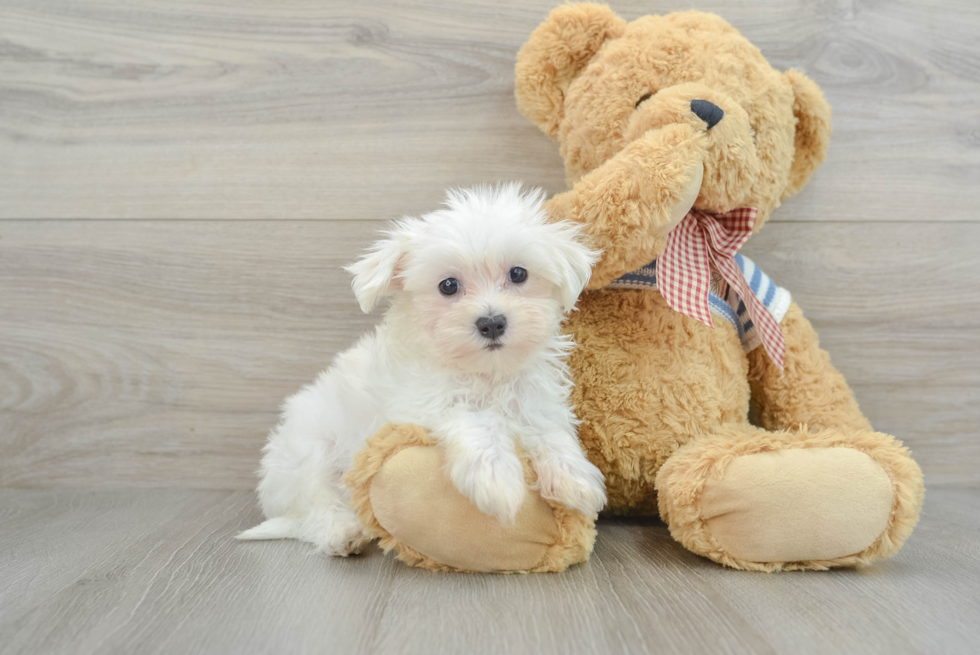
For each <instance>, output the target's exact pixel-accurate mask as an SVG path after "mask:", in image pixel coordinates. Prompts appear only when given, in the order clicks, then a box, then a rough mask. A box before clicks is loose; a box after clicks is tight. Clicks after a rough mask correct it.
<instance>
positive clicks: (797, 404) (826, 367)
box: [749, 303, 871, 430]
mask: <svg viewBox="0 0 980 655" xmlns="http://www.w3.org/2000/svg"><path fill="white" fill-rule="evenodd" d="M781 326H782V328H783V336H784V338H785V340H786V358H785V362H784V364H785V366H784V369H783V370H782V371H780V370H779V368H778V367H776V366H775V365H774V364H773V363H772V361H771V360H770V359H769V357H768V355H766V352H765V349H764V348H756V349H755V350H753V351H752V352H750V353H749V382H750V384H751V386H752V405H753V409H754V410H755V413H756V415H757V417H758V421H759V424H760V425H761V426H762V427H764V428H765V429H767V430H795V429H797V428H798V427H799V426H800V425H807V426H808V427H809V428H810V429H812V430H815V429H821V428H830V427H837V428H854V429H861V430H870V429H871V423H870V422H869V421H868V419H867V418H865V416H864V414H862V413H861V410H860V408H859V407H858V404H857V400H855V398H854V394H853V393H852V392H851V389H850V387H849V386H848V385H847V381H846V380H845V379H844V376H843V375H841V374H840V372H838V371H837V369H836V368H834V366H833V364H831V363H830V355H828V354H827V352H826V351H825V350H823V349H821V348H820V343H819V340H818V338H817V333H816V331H815V330H814V329H813V326H812V325H810V322H809V321H808V320H807V319H806V318H805V317H804V316H803V312H802V310H800V308H799V306H798V305H797V304H796V303H792V304H791V305H790V307H789V310H788V311H787V312H786V315H785V316H784V317H783V320H782V322H781Z"/></svg>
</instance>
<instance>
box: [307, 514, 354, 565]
mask: <svg viewBox="0 0 980 655" xmlns="http://www.w3.org/2000/svg"><path fill="white" fill-rule="evenodd" d="M301 530H302V534H303V538H304V539H305V540H306V541H309V542H311V543H313V544H314V545H315V546H316V547H317V548H318V549H319V550H321V551H323V552H324V553H326V554H327V555H331V556H334V557H347V556H348V555H357V554H359V553H360V552H361V551H362V550H364V547H365V546H367V545H368V544H369V543H370V542H371V536H370V535H369V534H368V533H367V532H366V531H365V530H364V527H363V526H362V525H361V522H360V521H359V520H358V518H357V516H356V515H355V514H354V512H353V511H351V510H350V509H347V508H342V507H329V508H325V509H317V510H313V511H311V512H310V513H309V514H308V515H307V516H306V518H305V519H304V520H303V525H302V528H301Z"/></svg>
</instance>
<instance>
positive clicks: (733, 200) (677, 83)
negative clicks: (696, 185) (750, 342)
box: [516, 4, 830, 229]
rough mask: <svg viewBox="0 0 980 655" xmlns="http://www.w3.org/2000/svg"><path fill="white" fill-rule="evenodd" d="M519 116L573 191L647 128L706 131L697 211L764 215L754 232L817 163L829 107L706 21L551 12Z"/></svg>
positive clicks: (529, 64)
mask: <svg viewBox="0 0 980 655" xmlns="http://www.w3.org/2000/svg"><path fill="white" fill-rule="evenodd" d="M516 72H517V77H516V95H517V102H518V107H519V109H520V111H521V112H522V113H523V114H524V115H525V116H527V117H529V118H530V119H531V120H533V121H534V122H535V123H536V124H537V125H538V126H539V127H540V128H541V129H542V130H544V131H545V132H546V133H547V134H549V135H550V136H551V137H552V138H554V139H557V140H558V141H559V143H560V144H561V153H562V156H563V157H564V160H565V170H566V174H567V177H568V182H569V186H572V185H573V184H574V183H575V182H576V181H577V180H578V179H579V178H580V177H582V176H583V175H585V174H586V173H588V172H589V171H591V170H593V169H595V168H597V167H598V166H600V165H601V164H602V163H603V162H605V161H606V160H608V159H610V158H611V157H614V156H615V155H616V153H618V152H620V151H621V150H622V149H623V148H624V147H625V146H626V145H627V144H629V143H630V142H631V141H633V140H635V139H637V138H638V137H640V136H642V135H643V134H644V133H646V132H647V131H648V130H652V129H658V128H661V127H664V126H666V125H670V124H676V123H685V122H686V123H690V124H691V125H692V126H697V127H698V129H703V130H705V138H706V148H705V155H704V178H703V182H702V184H701V189H700V192H699V194H698V197H697V200H696V201H695V203H694V207H695V208H697V209H702V210H705V211H710V212H727V211H730V210H732V209H735V208H737V207H755V208H756V209H758V210H759V213H758V217H757V219H756V229H759V228H760V227H761V226H762V224H763V223H764V222H765V220H766V219H767V218H768V216H769V213H770V212H771V211H772V210H773V209H775V208H776V207H778V206H779V203H780V202H781V201H782V200H783V199H785V198H786V197H788V196H790V195H792V194H794V193H796V192H797V191H799V190H800V188H801V187H802V186H803V185H804V184H805V183H806V181H807V180H808V179H809V178H810V175H811V174H812V173H813V171H814V170H815V169H816V168H817V166H818V165H819V164H820V163H821V162H822V161H823V159H824V156H825V154H826V151H827V144H828V140H829V138H830V107H829V105H828V104H827V102H826V100H825V99H824V97H823V94H822V93H821V92H820V89H819V88H818V87H817V85H816V84H814V82H813V81H811V80H810V79H809V78H808V77H806V76H805V75H803V74H802V73H800V72H798V71H795V70H790V71H788V72H786V73H780V72H778V71H776V70H775V69H774V68H773V67H772V66H770V65H769V63H768V62H767V61H766V60H765V58H763V56H762V54H761V53H760V52H759V49H758V48H756V47H755V46H753V45H752V44H751V43H749V41H748V40H746V39H745V38H744V37H743V36H742V35H741V34H739V32H738V31H737V30H735V28H733V27H732V26H731V25H729V24H728V23H727V22H725V21H724V20H722V19H721V18H719V17H718V16H715V15H713V14H706V13H702V12H697V11H687V12H681V13H674V14H669V15H666V16H644V17H643V18H639V19H637V20H635V21H633V22H631V23H627V22H626V21H624V20H623V19H622V18H620V17H619V16H617V15H616V14H614V13H613V12H612V11H611V10H610V9H609V8H608V7H606V6H604V5H597V4H574V5H565V6H562V7H559V8H557V9H555V10H554V11H553V12H552V13H551V15H550V16H549V17H548V19H547V20H546V21H545V22H544V23H542V24H541V25H540V26H539V27H538V28H537V29H536V30H535V31H534V33H533V34H532V35H531V38H530V40H529V41H528V42H527V43H526V44H525V45H524V47H523V48H522V49H521V52H520V54H519V55H518V62H517V69H516Z"/></svg>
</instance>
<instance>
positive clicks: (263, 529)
mask: <svg viewBox="0 0 980 655" xmlns="http://www.w3.org/2000/svg"><path fill="white" fill-rule="evenodd" d="M298 534H299V521H297V520H296V519H291V518H289V517H288V516H277V517H276V518H274V519H269V520H268V521H265V522H263V523H259V524H258V525H257V526H255V527H254V528H250V529H248V530H246V531H245V532H242V533H240V534H239V535H237V536H236V537H235V539H241V540H243V541H260V540H263V539H295V538H296V536H297V535H298Z"/></svg>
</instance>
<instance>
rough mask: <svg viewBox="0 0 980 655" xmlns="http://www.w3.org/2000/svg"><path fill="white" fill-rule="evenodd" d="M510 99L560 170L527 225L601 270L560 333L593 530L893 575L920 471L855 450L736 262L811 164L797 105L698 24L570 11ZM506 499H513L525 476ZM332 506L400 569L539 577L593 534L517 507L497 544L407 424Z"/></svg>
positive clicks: (684, 18) (802, 326)
mask: <svg viewBox="0 0 980 655" xmlns="http://www.w3.org/2000/svg"><path fill="white" fill-rule="evenodd" d="M515 91H516V98H517V105H518V109H519V110H520V112H521V113H522V114H523V115H525V116H526V117H527V118H529V119H530V120H531V121H533V122H534V123H535V124H536V125H537V126H538V127H540V128H541V130H543V131H544V132H545V133H546V134H548V135H549V136H550V137H552V138H553V139H554V140H556V141H557V142H558V145H559V147H560V152H561V155H562V157H563V159H564V162H565V172H566V177H567V182H568V187H569V190H568V191H567V192H564V193H561V194H558V195H556V196H554V197H553V198H552V199H551V200H549V201H548V203H547V206H546V208H547V211H548V212H549V215H550V216H551V218H552V220H562V221H572V222H575V223H577V224H579V225H581V228H582V230H583V231H584V232H585V234H587V235H588V238H589V239H590V240H591V242H592V245H593V246H595V247H596V248H598V249H601V252H602V255H601V259H600V261H599V262H598V264H596V266H595V268H594V270H593V273H592V278H591V281H590V283H589V285H588V288H587V289H586V291H585V292H584V293H583V294H582V296H581V297H580V299H579V301H578V305H577V311H575V312H573V313H572V315H571V316H570V318H569V321H568V323H567V327H566V330H567V332H568V333H569V334H570V335H571V336H572V337H573V339H574V341H575V342H576V344H577V346H576V348H575V349H574V351H573V352H572V354H571V356H570V360H569V364H570V367H571V369H572V372H573V378H574V383H575V390H574V394H573V401H574V404H575V408H576V413H577V415H578V418H579V420H580V421H581V425H580V428H579V439H580V441H581V444H582V446H583V448H584V450H585V452H586V454H587V455H588V457H589V459H590V460H591V461H592V462H593V463H594V464H595V465H596V466H598V467H599V469H600V470H601V471H602V472H603V474H604V475H605V478H606V485H607V490H608V495H609V503H608V505H607V507H606V512H608V513H609V514H612V515H659V516H660V518H661V519H662V520H663V521H664V522H665V523H666V524H667V526H668V527H669V530H670V534H671V535H672V536H673V538H674V539H676V540H677V541H678V542H679V543H680V544H681V545H683V546H684V547H685V548H687V549H689V550H691V551H692V552H694V553H697V554H699V555H702V556H704V557H707V558H709V559H711V560H714V561H715V562H718V563H720V564H723V565H726V566H729V567H733V568H737V569H747V570H759V571H777V570H794V569H817V570H822V569H828V568H831V567H838V566H853V565H866V564H869V563H871V562H873V561H875V560H877V559H881V558H885V557H888V556H890V555H892V554H894V553H895V552H896V551H897V550H898V549H899V547H900V546H901V545H902V543H903V542H904V541H905V540H906V538H907V537H908V536H909V534H910V533H911V531H912V529H913V527H914V526H915V524H916V522H917V520H918V516H919V511H920V508H921V505H922V499H923V494H924V487H923V480H922V473H921V470H920V469H919V467H918V465H917V464H916V463H915V461H914V460H913V459H912V457H911V455H910V453H909V451H908V449H906V448H904V447H903V446H902V444H901V443H900V442H899V441H897V440H896V439H895V438H894V437H892V436H890V435H887V434H883V433H880V432H875V431H874V430H873V429H872V427H871V425H870V423H869V421H868V419H867V418H866V417H865V416H864V415H863V414H862V413H861V411H860V409H859V408H858V404H857V402H856V400H855V398H854V395H853V393H852V392H851V390H850V388H849V387H848V385H847V382H846V381H845V379H844V377H843V376H842V375H841V374H840V373H839V372H838V371H837V370H836V369H835V368H834V367H833V365H832V364H831V362H830V357H829V356H828V354H827V353H826V352H825V351H824V350H822V349H821V348H820V346H819V341H818V338H817V334H816V332H815V331H814V329H813V327H812V326H811V324H810V323H809V321H808V320H807V319H806V318H805V316H804V315H803V312H802V310H801V309H800V307H799V306H798V305H797V304H796V303H795V302H793V301H792V296H791V294H790V292H789V291H788V290H786V289H784V288H782V287H779V286H778V285H777V284H776V282H775V281H773V280H772V279H770V278H769V277H768V276H767V275H766V274H765V273H764V272H763V271H762V270H761V268H759V267H758V266H757V265H756V264H755V263H754V262H752V261H751V260H749V259H748V258H747V257H744V256H743V255H742V254H741V253H739V252H738V250H739V248H740V247H741V245H742V244H744V242H745V241H746V240H747V239H748V238H750V237H751V235H752V234H754V233H755V232H758V231H759V230H760V229H762V227H763V226H764V225H765V223H766V221H767V220H768V218H769V216H770V215H771V214H772V212H773V211H775V210H776V209H777V208H778V207H779V206H780V203H781V202H782V201H783V200H785V199H786V198H788V197H789V196H791V195H793V194H795V193H797V192H798V191H799V190H800V189H801V188H802V187H803V186H804V185H805V184H806V182H807V181H808V180H809V179H810V177H811V175H813V173H814V171H815V170H816V168H817V167H818V166H819V165H820V164H821V163H822V162H823V160H824V158H825V155H826V151H827V146H828V141H829V138H830V133H831V122H830V115H831V112H830V107H829V105H828V103H827V101H826V100H825V98H824V96H823V94H822V92H821V91H820V89H819V88H818V87H817V85H816V84H815V83H814V82H813V81H812V80H810V79H809V78H808V77H807V76H806V75H804V74H803V73H801V72H799V71H796V70H790V71H787V72H779V71H777V70H775V69H774V68H773V67H772V66H771V65H770V64H769V63H768V62H767V61H766V59H765V58H764V57H763V56H762V54H761V53H760V51H759V50H758V48H756V47H755V46H753V45H752V44H751V43H750V42H749V41H748V40H747V39H745V38H744V37H743V36H742V35H741V34H740V33H739V32H738V31H737V30H736V29H735V28H733V27H732V26H731V25H729V24H728V23H727V22H725V21H724V20H723V19H722V18H720V17H718V16H716V15H713V14H708V13H702V12H698V11H685V12H679V13H672V14H668V15H651V16H644V17H642V18H639V19H637V20H634V21H632V22H629V23H627V22H626V21H625V20H623V19H622V18H620V17H619V16H617V15H616V14H615V13H613V11H612V10H610V9H609V8H608V7H606V6H605V5H599V4H591V3H583V4H568V5H564V6H561V7H558V8H557V9H555V10H553V11H552V12H551V14H550V15H549V16H548V18H547V19H546V20H545V21H544V22H543V23H542V24H541V25H540V26H539V27H538V28H537V29H535V30H534V32H533V33H532V34H531V36H530V39H529V40H528V41H527V43H526V44H525V45H524V47H523V48H522V49H521V51H520V53H519V54H518V57H517V65H516V86H515ZM750 416H752V417H753V421H751V422H750ZM526 479H527V482H528V485H529V487H530V488H531V489H532V490H533V487H534V481H535V480H534V473H533V470H531V469H530V467H527V476H526ZM348 484H349V485H350V486H351V489H352V497H353V499H354V505H355V507H356V508H357V509H358V512H359V516H360V517H361V520H362V522H363V523H364V524H365V526H366V527H367V528H368V529H369V530H370V531H371V532H372V533H373V534H374V535H375V536H378V537H381V545H382V546H383V547H385V548H387V549H394V550H396V551H397V552H398V554H399V557H401V558H402V559H403V560H405V561H406V562H408V563H410V564H414V565H417V566H423V567H427V568H433V569H441V570H468V571H503V572H511V571H558V570H562V569H563V568H565V567H567V566H568V565H570V564H573V563H576V562H581V561H584V560H585V559H586V558H587V557H588V556H589V553H590V552H591V549H592V543H593V540H594V538H595V526H594V518H595V517H586V516H582V515H580V514H578V513H577V512H574V511H572V510H568V509H567V508H562V507H560V506H558V505H556V504H554V503H550V502H547V501H544V500H543V499H542V498H541V497H540V495H538V494H536V493H530V494H529V496H528V500H527V501H526V504H527V506H526V507H525V508H523V509H522V513H521V515H520V516H519V518H518V521H517V523H516V524H515V525H513V526H500V525H495V524H494V521H493V520H492V519H490V518H489V517H485V516H483V515H480V513H479V512H478V511H477V510H476V508H475V507H474V506H472V505H471V504H469V503H468V501H466V500H465V499H463V498H462V497H461V496H460V495H459V494H458V492H455V490H454V489H453V488H452V487H451V485H448V483H447V481H446V478H445V475H444V474H443V472H442V460H441V456H440V454H439V453H438V451H437V450H436V449H434V448H433V447H432V442H431V441H430V440H429V439H428V438H427V436H426V435H425V432H424V430H421V428H418V427H417V426H388V427H386V428H385V429H384V430H382V432H381V433H379V434H378V435H377V436H376V437H374V438H373V439H371V440H369V444H368V445H367V447H366V448H365V449H364V451H362V453H360V455H359V456H358V458H357V463H356V465H355V468H354V469H353V470H352V471H351V472H350V473H349V474H348Z"/></svg>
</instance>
